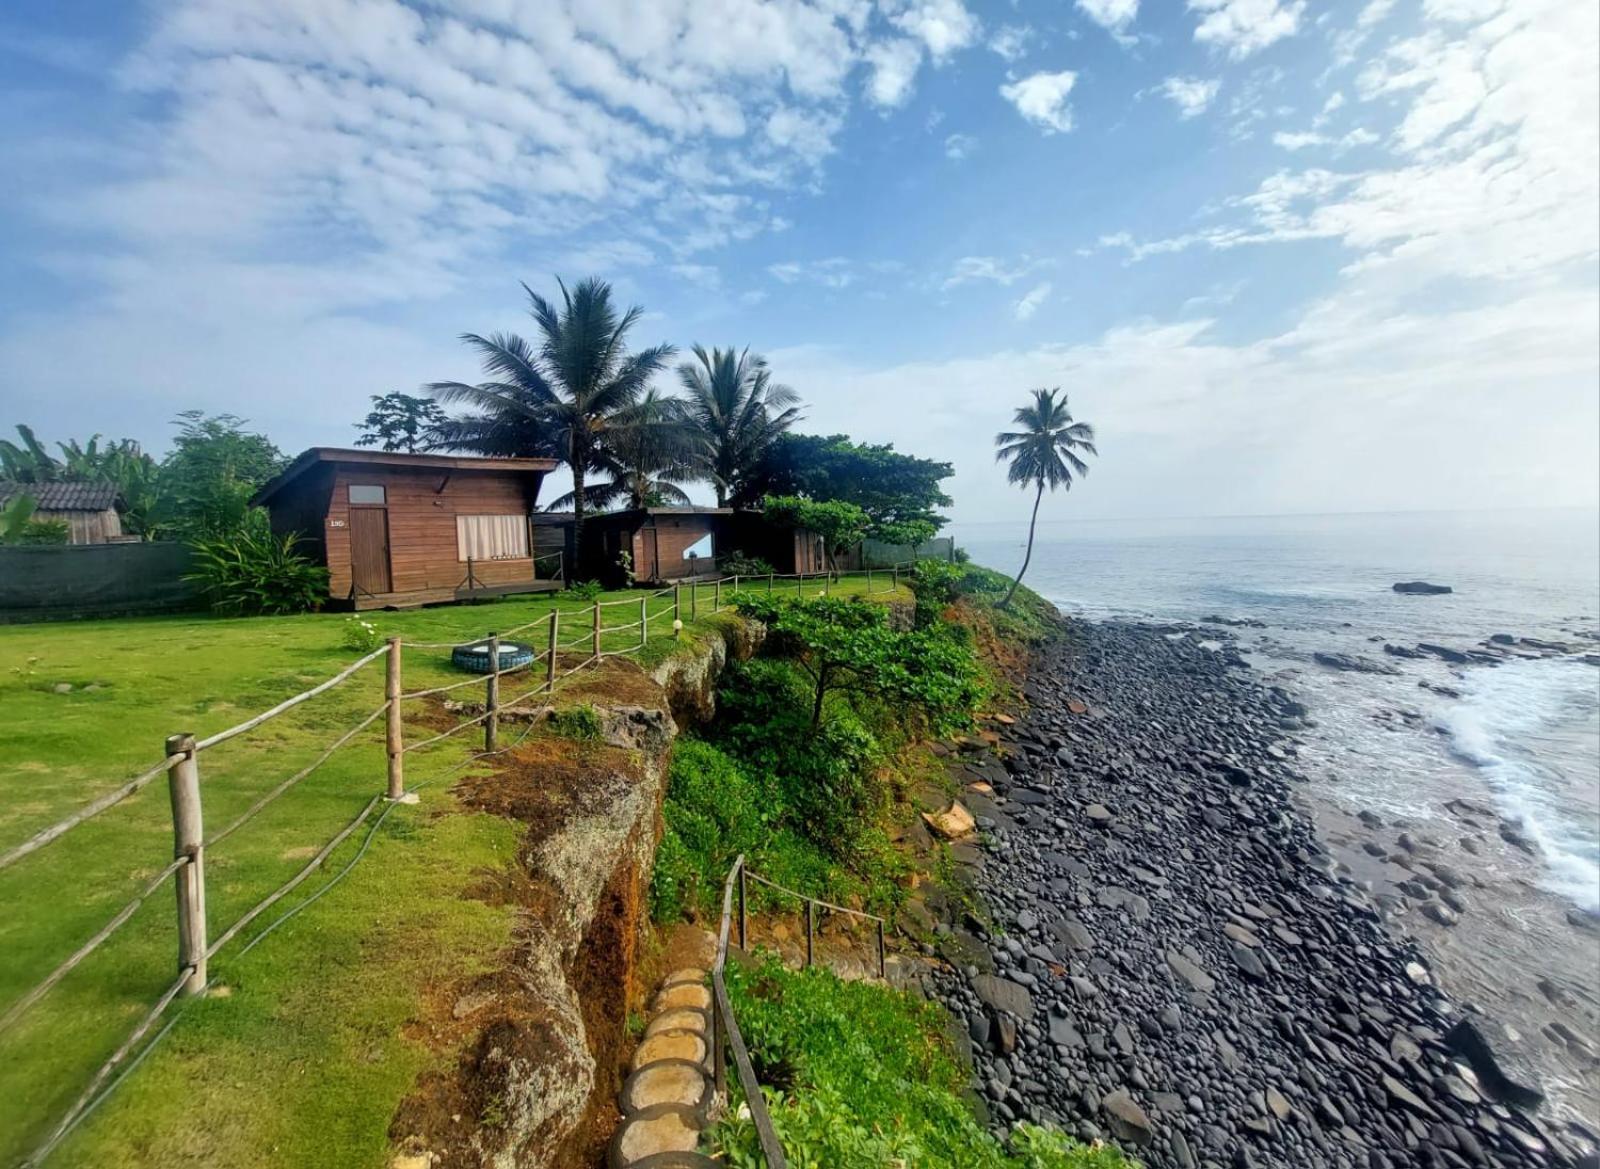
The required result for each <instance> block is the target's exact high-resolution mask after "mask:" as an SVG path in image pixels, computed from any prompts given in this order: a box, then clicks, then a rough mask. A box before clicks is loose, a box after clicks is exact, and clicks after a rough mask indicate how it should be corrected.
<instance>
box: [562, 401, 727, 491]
mask: <svg viewBox="0 0 1600 1169" xmlns="http://www.w3.org/2000/svg"><path fill="white" fill-rule="evenodd" d="M704 449H705V444H704V440H703V439H702V438H701V435H700V432H699V430H698V428H697V427H695V425H694V424H693V423H692V422H690V421H689V418H688V415H687V413H686V412H685V410H684V404H683V402H682V401H681V400H680V399H678V398H669V397H665V396H663V395H662V394H661V393H660V391H658V390H655V389H651V390H648V391H646V393H645V395H644V396H643V397H642V398H640V399H639V401H638V402H637V403H635V404H634V405H632V406H629V407H627V408H625V409H623V410H619V411H617V413H615V414H613V415H612V416H611V419H610V421H609V423H608V425H607V426H606V430H605V434H604V436H603V438H602V441H601V444H600V449H599V451H598V453H597V456H596V462H597V463H598V464H600V466H601V468H602V469H603V470H604V471H605V472H606V473H608V474H609V475H610V476H611V480H610V482H607V483H596V484H594V485H593V486H590V487H588V488H586V489H585V491H586V499H585V502H586V503H587V504H588V505H590V506H592V507H598V508H603V507H610V506H612V505H613V504H615V503H617V502H618V501H626V506H628V507H630V508H636V509H637V508H644V507H652V506H660V505H667V506H686V505H688V504H689V503H690V502H691V500H690V499H689V496H688V494H687V493H686V492H685V491H684V490H683V488H682V487H680V486H679V484H680V483H683V482H686V481H688V480H691V479H695V478H698V476H699V473H700V471H699V468H700V465H701V463H702V462H703V460H704ZM575 495H576V492H568V493H567V494H566V495H563V496H562V497H561V498H559V499H557V500H554V501H553V502H551V504H550V507H549V510H551V511H561V510H564V509H566V508H569V507H571V506H572V505H573V501H574V497H575Z"/></svg>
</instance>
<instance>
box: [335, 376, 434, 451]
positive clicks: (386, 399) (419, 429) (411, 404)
mask: <svg viewBox="0 0 1600 1169" xmlns="http://www.w3.org/2000/svg"><path fill="white" fill-rule="evenodd" d="M447 420H448V415H446V414H445V412H444V411H443V410H441V409H440V408H439V403H438V402H435V401H434V400H433V399H432V398H418V397H416V396H415V395H413V394H402V393H399V392H398V391H397V392H395V393H392V394H382V395H379V394H373V395H372V409H371V410H370V411H369V412H368V413H367V416H366V417H365V418H363V419H362V420H361V421H360V422H358V423H356V429H357V430H359V431H361V436H360V437H359V438H357V439H356V445H357V446H375V447H381V448H382V449H384V450H386V451H405V452H406V453H408V454H414V453H415V452H416V451H418V450H425V449H426V448H427V447H428V446H429V445H431V444H432V442H433V441H434V438H435V435H436V432H437V430H438V428H439V426H440V425H441V424H442V423H444V422H446V421H447Z"/></svg>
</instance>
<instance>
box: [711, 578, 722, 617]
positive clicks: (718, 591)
mask: <svg viewBox="0 0 1600 1169" xmlns="http://www.w3.org/2000/svg"><path fill="white" fill-rule="evenodd" d="M711 611H712V612H713V613H720V612H722V578H721V577H720V576H719V577H717V580H716V583H715V584H713V585H712V586H711Z"/></svg>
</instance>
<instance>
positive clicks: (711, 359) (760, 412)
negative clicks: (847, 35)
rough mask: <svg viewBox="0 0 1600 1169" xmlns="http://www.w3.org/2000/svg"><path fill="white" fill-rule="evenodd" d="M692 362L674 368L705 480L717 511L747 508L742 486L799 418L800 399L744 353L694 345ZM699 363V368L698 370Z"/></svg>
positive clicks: (754, 356)
mask: <svg viewBox="0 0 1600 1169" xmlns="http://www.w3.org/2000/svg"><path fill="white" fill-rule="evenodd" d="M692 352H693V353H694V356H695V360H694V361H685V362H684V363H683V364H682V365H680V366H678V380H679V381H680V382H682V383H683V388H684V389H685V390H686V391H687V392H688V395H689V398H688V403H687V409H688V412H689V417H690V418H691V419H692V420H693V421H694V424H695V425H696V426H697V427H698V428H699V429H700V432H701V433H702V434H703V435H704V436H705V444H706V453H705V456H704V463H703V474H704V475H705V477H706V478H708V479H710V480H711V485H712V487H713V488H714V489H715V490H716V493H717V506H718V507H726V506H728V501H729V500H730V499H732V500H733V501H735V502H736V503H747V502H749V500H747V499H745V498H744V494H745V487H746V482H747V480H748V479H749V478H750V476H751V475H752V474H753V473H754V472H755V470H756V468H757V467H758V466H759V465H760V462H761V456H762V454H763V453H765V451H766V449H767V447H768V445H769V444H771V442H772V440H773V439H775V438H777V437H778V435H780V434H782V433H783V432H784V431H786V430H788V429H789V428H790V427H791V426H793V425H794V424H795V422H796V421H798V420H799V418H800V409H799V402H800V395H798V394H796V393H795V392H794V391H793V390H791V389H790V388H789V387H788V386H782V385H775V384H773V381H772V371H771V369H769V368H768V367H767V359H766V358H764V357H762V356H760V355H759V354H754V353H751V352H750V350H749V349H748V348H746V349H743V350H737V351H736V350H734V349H733V348H731V347H730V348H727V349H713V350H711V352H710V353H707V352H706V351H705V349H704V347H702V346H699V345H696V346H695V347H694V349H693V350H692ZM697 362H698V364H696V363H697Z"/></svg>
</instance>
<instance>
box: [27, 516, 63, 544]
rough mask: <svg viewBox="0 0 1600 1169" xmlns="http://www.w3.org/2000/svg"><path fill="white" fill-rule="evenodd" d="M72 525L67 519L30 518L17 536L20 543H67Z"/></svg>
mask: <svg viewBox="0 0 1600 1169" xmlns="http://www.w3.org/2000/svg"><path fill="white" fill-rule="evenodd" d="M71 541H72V526H71V525H70V524H68V523H67V521H66V520H33V519H30V520H28V521H27V522H26V523H25V524H23V525H22V531H21V532H20V533H19V534H18V536H17V543H18V544H67V543H71Z"/></svg>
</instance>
